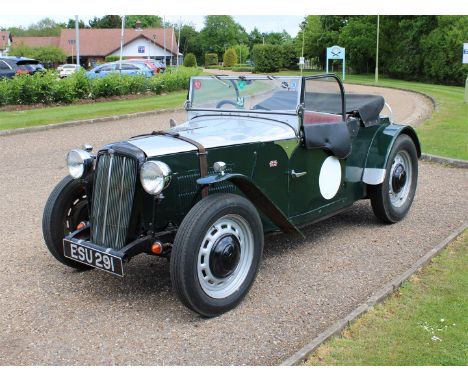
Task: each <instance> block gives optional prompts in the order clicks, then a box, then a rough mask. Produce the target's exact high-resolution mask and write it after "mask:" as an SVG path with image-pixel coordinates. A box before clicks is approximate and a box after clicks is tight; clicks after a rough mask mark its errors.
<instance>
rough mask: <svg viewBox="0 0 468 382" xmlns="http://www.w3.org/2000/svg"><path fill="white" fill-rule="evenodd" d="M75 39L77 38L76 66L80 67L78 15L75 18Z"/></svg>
mask: <svg viewBox="0 0 468 382" xmlns="http://www.w3.org/2000/svg"><path fill="white" fill-rule="evenodd" d="M75 35H76V36H75V38H76V64H77V65H78V66H80V26H79V22H78V15H76V16H75Z"/></svg>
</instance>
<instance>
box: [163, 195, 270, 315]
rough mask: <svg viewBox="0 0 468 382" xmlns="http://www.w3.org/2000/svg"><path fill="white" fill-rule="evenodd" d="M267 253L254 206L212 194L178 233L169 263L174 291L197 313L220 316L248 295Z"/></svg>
mask: <svg viewBox="0 0 468 382" xmlns="http://www.w3.org/2000/svg"><path fill="white" fill-rule="evenodd" d="M262 251H263V227H262V222H261V220H260V217H259V215H258V212H257V210H256V209H255V207H254V206H253V205H252V203H251V202H250V201H248V200H247V199H245V198H243V197H240V196H238V195H234V194H212V195H209V196H207V197H206V198H204V199H202V200H201V201H200V202H198V203H197V204H196V205H195V206H194V207H193V208H192V209H191V210H190V212H189V213H188V214H187V215H186V217H185V218H184V220H183V221H182V224H181V225H180V227H179V230H178V231H177V235H176V237H175V241H174V246H173V248H172V254H171V263H170V270H171V281H172V285H173V288H174V289H175V291H176V293H177V295H178V297H179V298H180V300H181V301H182V303H184V304H185V305H186V306H187V307H188V308H190V309H192V310H193V311H195V312H197V313H199V314H200V315H202V316H205V317H214V316H217V315H220V314H222V313H224V312H226V311H228V310H230V309H232V308H234V307H235V306H236V305H237V304H239V303H240V302H241V301H242V299H243V298H244V296H245V295H246V294H247V292H248V291H249V289H250V287H251V286H252V284H253V282H254V280H255V276H256V274H257V271H258V267H259V264H260V258H261V255H262Z"/></svg>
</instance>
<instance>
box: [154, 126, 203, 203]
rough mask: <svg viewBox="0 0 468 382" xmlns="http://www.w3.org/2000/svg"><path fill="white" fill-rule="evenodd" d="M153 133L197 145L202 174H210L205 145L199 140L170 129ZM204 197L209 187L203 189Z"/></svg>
mask: <svg viewBox="0 0 468 382" xmlns="http://www.w3.org/2000/svg"><path fill="white" fill-rule="evenodd" d="M152 135H167V136H169V137H172V138H176V139H180V140H181V141H185V142H187V143H190V144H191V145H193V146H195V147H196V148H197V150H198V159H199V163H200V176H201V177H204V176H207V175H208V158H207V152H206V149H205V146H203V145H202V144H201V143H200V142H197V141H195V140H193V139H191V138H187V137H184V136H183V135H180V134H179V133H171V132H168V131H159V130H158V131H153V132H152ZM201 195H202V197H203V198H204V197H206V196H208V187H207V186H204V187H203V188H202V190H201Z"/></svg>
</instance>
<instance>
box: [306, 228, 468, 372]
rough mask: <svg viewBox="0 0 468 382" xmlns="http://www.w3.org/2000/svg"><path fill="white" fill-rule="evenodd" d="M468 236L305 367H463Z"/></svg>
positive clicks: (467, 334) (467, 340)
mask: <svg viewBox="0 0 468 382" xmlns="http://www.w3.org/2000/svg"><path fill="white" fill-rule="evenodd" d="M467 296H468V231H465V232H464V233H463V234H462V235H461V236H460V237H459V238H458V239H457V240H456V241H455V242H454V243H452V244H451V245H450V246H449V247H448V248H447V249H446V250H445V251H443V252H442V253H441V254H440V255H439V256H437V257H435V258H434V260H433V261H432V262H431V264H430V265H428V266H427V267H425V268H424V269H423V270H422V271H421V272H419V273H417V274H416V275H414V276H413V277H412V278H411V280H410V281H408V282H406V283H404V284H403V285H402V287H401V288H400V289H399V290H398V291H397V292H396V293H395V294H394V295H393V296H392V297H390V298H389V299H388V300H386V301H385V302H384V303H382V304H380V305H377V306H376V307H375V308H374V309H373V310H371V311H370V312H368V313H366V314H364V315H363V316H362V317H361V318H359V319H358V320H357V321H355V322H354V323H353V324H351V325H350V327H349V328H348V329H346V330H345V331H344V332H343V333H342V337H340V338H332V339H331V340H329V341H327V342H325V343H324V344H322V346H320V347H319V348H318V349H317V350H316V351H315V353H313V354H312V356H311V357H310V358H309V360H308V361H307V363H306V364H307V365H468V299H467Z"/></svg>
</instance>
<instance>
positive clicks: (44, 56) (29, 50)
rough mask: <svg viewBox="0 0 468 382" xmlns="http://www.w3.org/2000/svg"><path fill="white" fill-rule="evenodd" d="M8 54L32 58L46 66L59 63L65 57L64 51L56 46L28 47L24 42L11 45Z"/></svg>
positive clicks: (63, 60)
mask: <svg viewBox="0 0 468 382" xmlns="http://www.w3.org/2000/svg"><path fill="white" fill-rule="evenodd" d="M10 55H12V56H20V57H27V58H34V59H36V60H38V61H40V62H41V63H43V64H45V65H46V66H52V65H55V64H61V63H63V62H65V60H66V59H67V55H66V53H65V52H64V51H63V50H62V49H60V48H59V47H56V46H40V47H34V48H33V47H30V46H27V45H25V44H19V45H16V46H13V47H12V48H11V50H10Z"/></svg>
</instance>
